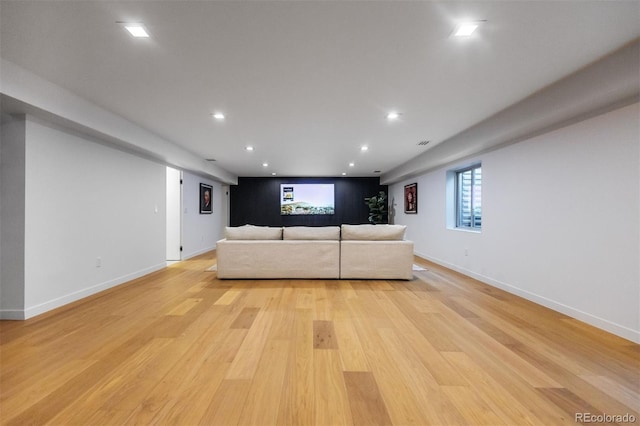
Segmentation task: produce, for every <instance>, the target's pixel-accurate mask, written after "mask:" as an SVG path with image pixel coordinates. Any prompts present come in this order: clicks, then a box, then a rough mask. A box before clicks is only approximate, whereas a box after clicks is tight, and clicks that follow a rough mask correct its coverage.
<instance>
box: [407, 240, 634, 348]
mask: <svg viewBox="0 0 640 426" xmlns="http://www.w3.org/2000/svg"><path fill="white" fill-rule="evenodd" d="M415 254H416V256H420V257H422V258H424V259H427V260H429V261H431V262H433V263H437V264H438V265H442V266H444V267H446V268H449V269H452V270H454V271H456V272H460V273H461V274H464V275H467V276H469V277H471V278H474V279H476V280H478V281H481V282H483V283H485V284H488V285H490V286H492V287H496V288H499V289H501V290H504V291H506V292H508V293H511V294H515V295H516V296H520V297H522V298H523V299H527V300H529V301H531V302H534V303H537V304H538V305H542V306H544V307H546V308H549V309H552V310H554V311H556V312H560V313H562V314H565V315H567V316H570V317H572V318H575V319H577V320H580V321H582V322H585V323H587V324H589V325H592V326H594V327H597V328H599V329H601V330H604V331H607V332H609V333H612V334H615V335H616V336H619V337H622V338H623V339H627V340H630V341H632V342H634V343H640V331H637V330H633V329H631V328H628V327H625V326H623V325H620V324H616V323H614V322H611V321H609V320H606V319H604V318H600V317H597V316H595V315H593V314H590V313H588V312H584V311H581V310H579V309H576V308H574V307H572V306H568V305H565V304H563V303H560V302H556V301H555V300H552V299H548V298H546V297H544V296H541V295H539V294H535V293H531V292H529V291H527V290H523V289H521V288H518V287H515V286H513V285H511V284H508V283H505V282H502V281H499V280H495V279H493V278H491V277H486V276H484V275H481V274H478V273H475V272H473V271H470V270H468V269H465V268H463V267H461V266H458V265H454V264H451V263H448V262H445V261H444V260H441V259H437V258H434V257H431V256H428V255H426V254H422V253H417V252H416V253H415Z"/></svg>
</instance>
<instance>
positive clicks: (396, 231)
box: [342, 225, 407, 241]
mask: <svg viewBox="0 0 640 426" xmlns="http://www.w3.org/2000/svg"><path fill="white" fill-rule="evenodd" d="M406 229H407V227H406V226H404V225H342V239H343V240H347V241H399V240H402V239H403V238H404V232H405V230H406Z"/></svg>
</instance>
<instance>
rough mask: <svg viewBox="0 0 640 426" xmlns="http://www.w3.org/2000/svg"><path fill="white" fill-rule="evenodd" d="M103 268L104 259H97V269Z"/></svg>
mask: <svg viewBox="0 0 640 426" xmlns="http://www.w3.org/2000/svg"><path fill="white" fill-rule="evenodd" d="M101 266H102V258H101V257H96V268H99V267H101Z"/></svg>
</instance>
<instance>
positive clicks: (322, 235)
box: [282, 226, 340, 240]
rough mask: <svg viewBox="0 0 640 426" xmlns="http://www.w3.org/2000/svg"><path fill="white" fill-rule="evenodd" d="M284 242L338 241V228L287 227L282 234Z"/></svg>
mask: <svg viewBox="0 0 640 426" xmlns="http://www.w3.org/2000/svg"><path fill="white" fill-rule="evenodd" d="M282 239H284V240H339V239H340V227H339V226H288V227H286V228H284V230H283V233H282Z"/></svg>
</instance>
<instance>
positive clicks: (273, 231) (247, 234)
mask: <svg viewBox="0 0 640 426" xmlns="http://www.w3.org/2000/svg"><path fill="white" fill-rule="evenodd" d="M225 237H226V239H227V240H281V239H282V228H280V227H271V226H253V225H244V226H227V227H226V228H225Z"/></svg>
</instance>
